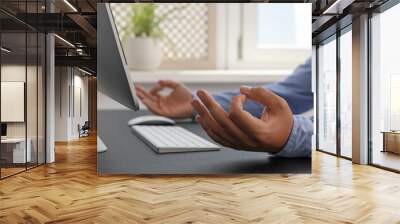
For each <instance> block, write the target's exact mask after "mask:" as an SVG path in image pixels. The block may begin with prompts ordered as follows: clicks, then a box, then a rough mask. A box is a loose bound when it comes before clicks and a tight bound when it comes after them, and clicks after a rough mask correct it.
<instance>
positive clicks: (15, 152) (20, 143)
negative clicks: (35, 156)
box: [1, 138, 31, 163]
mask: <svg viewBox="0 0 400 224" xmlns="http://www.w3.org/2000/svg"><path fill="white" fill-rule="evenodd" d="M27 143H28V144H27V147H26V151H25V138H6V139H1V145H2V149H1V151H2V154H9V155H10V158H5V156H3V155H2V157H3V158H4V159H5V160H6V161H7V163H25V159H26V158H27V161H26V162H30V161H31V139H30V138H28V139H27ZM10 145H12V146H13V148H9V147H8V146H10ZM3 147H5V148H3ZM6 152H9V153H6ZM25 153H26V154H25ZM11 154H12V160H11Z"/></svg>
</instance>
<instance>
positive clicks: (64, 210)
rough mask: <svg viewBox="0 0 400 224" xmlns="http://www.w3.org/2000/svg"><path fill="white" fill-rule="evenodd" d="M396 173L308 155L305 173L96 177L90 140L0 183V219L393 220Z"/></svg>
mask: <svg viewBox="0 0 400 224" xmlns="http://www.w3.org/2000/svg"><path fill="white" fill-rule="evenodd" d="M399 198H400V175H399V174H396V173H392V172H388V171H384V170H381V169H377V168H374V167H370V166H360V165H353V164H352V163H351V162H350V161H348V160H344V159H338V158H336V157H333V156H330V155H326V154H323V153H320V152H314V153H313V173H312V174H311V175H287V174H280V175H278V174H274V175H231V176H215V175H213V176H155V175H153V176H98V175H97V173H96V138H95V137H89V138H84V139H82V140H80V141H74V142H70V143H68V144H67V143H57V146H56V163H54V164H50V165H46V166H41V167H39V168H36V169H33V170H29V171H27V172H26V173H22V174H19V175H16V176H13V177H10V178H7V179H5V180H2V181H0V223H400V212H399V211H400V200H398V199H399Z"/></svg>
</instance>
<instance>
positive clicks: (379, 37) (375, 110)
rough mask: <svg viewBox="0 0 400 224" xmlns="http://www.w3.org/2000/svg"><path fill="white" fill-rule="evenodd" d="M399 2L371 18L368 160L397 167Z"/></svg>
mask: <svg viewBox="0 0 400 224" xmlns="http://www.w3.org/2000/svg"><path fill="white" fill-rule="evenodd" d="M398 21H400V4H398V5H396V6H393V7H392V8H390V9H388V10H386V11H384V12H382V13H380V14H376V15H374V16H373V17H372V18H371V35H372V37H371V39H372V55H371V58H372V63H371V64H372V72H371V81H370V86H371V97H370V104H371V105H370V108H371V110H370V121H371V124H370V137H371V142H372V144H371V151H370V161H371V162H372V164H374V165H378V166H382V167H386V168H389V169H394V170H398V171H399V170H400V103H399V102H400V100H399V96H400V63H399V52H400V42H399V40H400V30H399V29H397V27H398Z"/></svg>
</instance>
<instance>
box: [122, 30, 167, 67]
mask: <svg viewBox="0 0 400 224" xmlns="http://www.w3.org/2000/svg"><path fill="white" fill-rule="evenodd" d="M126 60H127V61H128V66H129V67H130V68H131V69H135V70H154V69H157V68H158V67H159V66H160V64H161V60H162V50H161V47H160V44H159V42H158V41H157V40H156V39H153V38H147V37H135V38H129V39H128V43H127V52H126Z"/></svg>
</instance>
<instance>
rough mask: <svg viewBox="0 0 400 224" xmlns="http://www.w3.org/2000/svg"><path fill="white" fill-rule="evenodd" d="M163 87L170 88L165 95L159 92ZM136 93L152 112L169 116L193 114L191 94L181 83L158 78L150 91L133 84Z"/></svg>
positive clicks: (184, 116) (179, 116)
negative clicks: (169, 91) (168, 92)
mask: <svg viewBox="0 0 400 224" xmlns="http://www.w3.org/2000/svg"><path fill="white" fill-rule="evenodd" d="M165 88H169V89H171V90H172V91H171V93H170V94H169V95H167V96H163V95H161V94H160V93H159V92H160V91H161V90H163V89H165ZM135 89H136V94H137V96H138V97H139V99H140V100H141V101H142V103H143V104H144V105H146V107H147V108H148V109H149V110H150V111H151V112H153V113H154V114H157V115H161V116H166V117H170V118H190V117H192V114H193V107H192V105H191V104H190V102H191V100H192V98H193V97H192V94H191V93H190V91H189V90H188V89H187V88H186V87H185V86H184V85H183V84H181V83H178V82H174V81H170V80H160V81H158V83H157V85H156V86H154V87H153V88H152V89H150V91H146V90H145V89H144V88H143V87H142V86H140V85H135Z"/></svg>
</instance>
